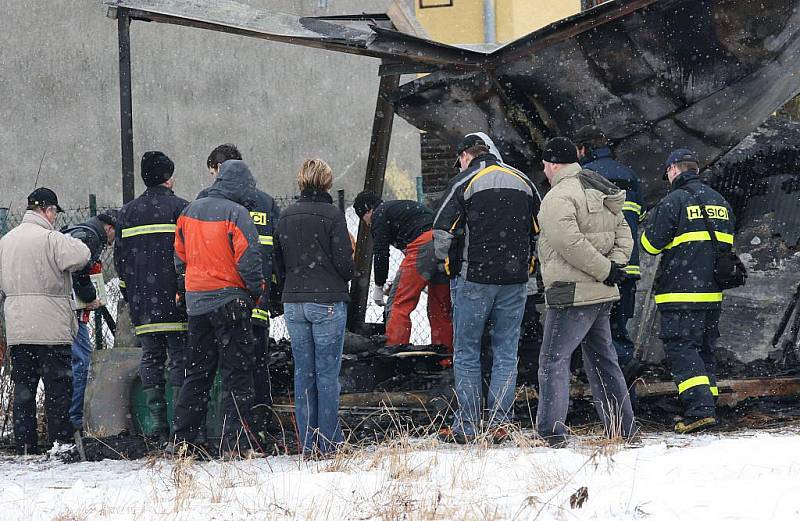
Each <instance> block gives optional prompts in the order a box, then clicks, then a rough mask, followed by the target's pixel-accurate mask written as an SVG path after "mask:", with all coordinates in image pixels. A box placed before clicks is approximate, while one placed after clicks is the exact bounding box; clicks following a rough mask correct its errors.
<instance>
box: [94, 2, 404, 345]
mask: <svg viewBox="0 0 800 521" xmlns="http://www.w3.org/2000/svg"><path fill="white" fill-rule="evenodd" d="M108 16H109V18H116V20H117V34H118V47H119V99H120V145H121V156H122V200H123V203H128V202H130V201H132V200H133V199H134V197H135V193H134V158H133V150H134V148H133V98H132V72H131V39H130V25H131V21H132V20H145V21H150V20H152V19H153V17H152V15H150V14H148V13H141V12H136V11H132V10H129V9H127V8H122V7H119V8H114V7H112V8H109V11H108ZM321 19H329V20H330V19H337V20H354V19H355V20H364V19H368V20H376V19H378V20H381V21H387V20H388V17H385V16H380V15H360V16H342V17H327V18H321ZM160 21H165V22H168V23H175V24H178V25H188V24H183V23H178V22H177V21H175V20H167V19H164V20H160ZM198 26H199V27H200V26H202V27H204V28H206V29H212V30H218V31H222V32H236V31H229V30H226V29H223V28H221V27H219V26H207V25H202V24H200V25H198ZM248 36H252V35H248ZM288 43H298V42H292V41H291V40H289V41H288ZM300 45H307V43H306V44H302V43H301V44H300ZM308 46H311V47H320V46H318V45H308ZM339 50H341V49H339ZM348 52H352V51H348ZM385 65H386V64H385V63H384V64H383V65H382V67H385ZM399 84H400V75H399V74H397V73H388V74H383V75H381V76H380V84H379V87H378V96H377V101H376V105H375V116H374V119H373V127H372V138H371V140H370V149H369V157H368V160H367V168H366V175H365V177H364V189H365V190H371V191H373V192H375V193H376V194H378V195H379V196H382V195H383V184H384V177H385V174H386V164H387V160H388V155H389V145H390V142H391V135H392V126H393V123H394V115H395V114H394V107H393V105H392V103H391V102H390V101H389V100H390V96H391V95H392V94H393V93H394V92H395V91H396V90H397V88H398V86H399ZM355 260H356V278H355V279H354V280H353V282H352V284H351V290H350V292H351V297H350V300H351V304H350V313H349V314H348V328H349V329H350V330H351V331H355V330H358V329H360V327H361V326H362V325H363V324H364V319H365V313H366V308H367V297H368V295H369V281H370V272H371V271H372V240H371V237H370V234H369V229H368V228H367V227H365V226H364V225H363V223H360V225H359V232H358V240H357V243H356V251H355Z"/></svg>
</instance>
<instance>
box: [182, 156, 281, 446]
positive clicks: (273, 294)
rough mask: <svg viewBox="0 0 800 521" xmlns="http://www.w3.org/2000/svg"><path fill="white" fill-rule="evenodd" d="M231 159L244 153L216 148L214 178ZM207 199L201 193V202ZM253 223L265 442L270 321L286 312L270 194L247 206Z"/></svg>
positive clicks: (258, 392) (259, 407) (258, 416)
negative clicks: (259, 272) (276, 267)
mask: <svg viewBox="0 0 800 521" xmlns="http://www.w3.org/2000/svg"><path fill="white" fill-rule="evenodd" d="M229 159H236V160H240V161H241V159H242V154H241V153H240V152H239V150H238V149H237V148H236V146H235V145H233V144H230V143H227V144H224V145H220V146H218V147H217V148H215V149H214V150H213V151H212V152H211V154H210V155H209V156H208V160H207V161H206V166H207V167H208V171H209V173H210V174H211V175H212V177H216V176H217V175H218V174H219V167H220V165H221V164H222V163H224V162H225V161H228V160H229ZM204 196H205V190H204V191H202V192H200V194H199V195H198V196H197V197H198V199H199V198H201V197H204ZM246 206H247V210H248V211H249V212H250V217H251V218H252V219H253V224H255V225H256V229H257V230H258V242H259V244H260V245H261V258H262V262H263V273H264V281H265V282H266V285H265V288H264V292H263V294H262V295H261V298H260V299H259V300H258V302H257V303H256V306H255V307H254V308H253V315H252V318H253V326H254V327H253V334H254V335H255V337H256V344H255V364H254V369H253V385H254V400H253V414H252V421H253V427H254V429H253V432H254V433H255V434H258V435H259V437H261V438H262V439H263V438H264V436H265V433H266V430H267V429H268V427H269V425H270V421H269V420H270V418H271V408H272V391H271V389H270V378H269V320H270V315H271V316H273V317H275V316H278V315H279V314H281V313H283V309H282V306H281V305H280V301H281V298H280V293H279V287H280V285H279V284H278V281H277V278H276V277H277V275H276V274H275V273H274V271H273V269H272V249H273V230H274V227H275V225H276V224H277V222H278V217H280V210H279V209H278V205H277V204H276V203H275V200H274V199H273V198H272V197H270V196H269V195H268V194H267V193H265V192H263V191H261V190H258V189H255V190H253V192H252V195H251V197H250V198H249V201H248V204H246Z"/></svg>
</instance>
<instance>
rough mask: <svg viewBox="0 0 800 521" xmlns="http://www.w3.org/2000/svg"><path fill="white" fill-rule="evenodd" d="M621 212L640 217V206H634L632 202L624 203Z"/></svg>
mask: <svg viewBox="0 0 800 521" xmlns="http://www.w3.org/2000/svg"><path fill="white" fill-rule="evenodd" d="M622 211H623V212H633V213H635V214H636V215H638V216H641V215H642V205H640V204H636V203H634V202H633V201H625V203H623V205H622Z"/></svg>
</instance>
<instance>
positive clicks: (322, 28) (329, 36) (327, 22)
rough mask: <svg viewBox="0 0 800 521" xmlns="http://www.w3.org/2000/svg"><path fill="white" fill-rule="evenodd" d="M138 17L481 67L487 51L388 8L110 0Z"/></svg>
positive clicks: (398, 57)
mask: <svg viewBox="0 0 800 521" xmlns="http://www.w3.org/2000/svg"><path fill="white" fill-rule="evenodd" d="M104 3H105V5H107V6H108V7H110V8H112V9H114V8H117V9H119V8H121V9H126V10H127V11H128V13H129V16H130V17H131V18H132V19H134V20H144V21H151V22H161V23H169V24H174V25H184V26H189V27H197V28H201V29H209V30H214V31H222V32H227V33H232V34H238V35H240V36H249V37H253V38H260V39H264V40H271V41H277V42H284V43H290V44H293V45H301V46H305V47H314V48H318V49H326V50H330V51H338V52H345V53H349V54H358V55H362V56H370V57H373V58H383V59H388V60H391V61H399V62H413V63H417V64H429V65H434V66H436V65H439V66H447V65H457V66H459V67H461V68H476V67H478V66H479V65H480V63H481V60H483V58H484V53H481V52H478V51H474V50H470V49H468V48H466V47H458V46H452V45H445V44H441V43H438V42H434V41H431V40H426V39H423V38H417V37H413V36H410V35H407V34H404V33H402V32H399V31H397V30H395V29H394V26H393V24H392V23H391V21H390V20H389V18H388V17H387V15H386V14H384V13H380V14H356V15H352V16H350V15H343V16H329V17H300V16H296V15H291V14H285V13H281V12H277V11H270V10H267V9H262V8H257V7H252V6H249V5H246V4H243V3H240V2H236V1H234V0H105V1H104Z"/></svg>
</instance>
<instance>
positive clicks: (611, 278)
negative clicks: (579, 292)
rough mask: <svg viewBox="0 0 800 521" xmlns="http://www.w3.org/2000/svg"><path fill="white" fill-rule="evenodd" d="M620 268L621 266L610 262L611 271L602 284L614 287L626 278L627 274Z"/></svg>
mask: <svg viewBox="0 0 800 521" xmlns="http://www.w3.org/2000/svg"><path fill="white" fill-rule="evenodd" d="M622 268H623V266H622V265H621V264H617V263H616V262H614V261H611V271H609V273H608V277H606V280H604V281H603V284H605V285H606V286H616V285H617V284H620V283H622V282H623V281H624V280H625V279H626V278H627V277H628V274H627V273H625V270H623V269H622Z"/></svg>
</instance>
